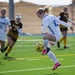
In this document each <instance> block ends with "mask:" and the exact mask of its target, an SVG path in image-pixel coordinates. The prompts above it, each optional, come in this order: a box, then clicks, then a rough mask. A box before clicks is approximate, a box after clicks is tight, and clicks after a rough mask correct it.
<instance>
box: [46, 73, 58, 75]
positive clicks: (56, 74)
mask: <svg viewBox="0 0 75 75" xmlns="http://www.w3.org/2000/svg"><path fill="white" fill-rule="evenodd" d="M58 74H59V73H51V74H45V75H58Z"/></svg>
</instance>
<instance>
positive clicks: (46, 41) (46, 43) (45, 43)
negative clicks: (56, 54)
mask: <svg viewBox="0 0 75 75" xmlns="http://www.w3.org/2000/svg"><path fill="white" fill-rule="evenodd" d="M44 45H45V49H46V50H47V45H48V40H44Z"/></svg>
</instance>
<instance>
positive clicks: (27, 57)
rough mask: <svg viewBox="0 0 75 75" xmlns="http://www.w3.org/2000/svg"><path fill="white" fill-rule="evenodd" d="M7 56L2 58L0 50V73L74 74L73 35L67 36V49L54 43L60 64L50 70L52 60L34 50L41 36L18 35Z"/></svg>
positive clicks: (74, 51)
mask: <svg viewBox="0 0 75 75" xmlns="http://www.w3.org/2000/svg"><path fill="white" fill-rule="evenodd" d="M18 40H20V41H17V43H16V44H15V46H14V47H13V49H12V51H11V52H10V53H9V56H11V57H12V58H9V59H7V60H6V59H3V57H4V53H1V52H0V75H75V72H74V71H75V37H74V36H68V39H67V40H68V42H67V45H68V46H69V47H70V48H69V49H65V50H63V42H62V43H61V48H60V49H58V48H57V46H56V45H55V46H54V47H52V49H51V51H52V52H54V54H55V55H56V57H57V58H58V60H59V61H60V62H61V64H62V65H61V66H60V67H59V68H58V69H56V70H55V71H52V67H53V65H54V62H53V61H52V60H51V59H49V58H48V56H47V55H45V56H42V55H41V53H40V52H36V51H35V44H36V43H37V42H43V40H42V36H20V37H19V39H18Z"/></svg>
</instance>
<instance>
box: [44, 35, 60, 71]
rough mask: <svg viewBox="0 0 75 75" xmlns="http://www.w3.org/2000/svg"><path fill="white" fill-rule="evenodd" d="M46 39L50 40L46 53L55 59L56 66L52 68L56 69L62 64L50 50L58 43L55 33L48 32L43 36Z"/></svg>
mask: <svg viewBox="0 0 75 75" xmlns="http://www.w3.org/2000/svg"><path fill="white" fill-rule="evenodd" d="M43 39H44V40H48V44H47V50H45V51H46V54H47V55H48V56H49V58H51V59H52V60H53V61H54V63H55V64H54V67H53V69H52V70H55V69H56V68H57V67H58V66H60V65H61V64H60V63H59V62H58V60H57V58H56V56H55V55H54V53H53V52H51V51H50V48H51V47H52V46H53V45H54V44H55V43H56V36H55V35H53V34H46V35H45V36H44V38H43ZM44 45H45V44H44Z"/></svg>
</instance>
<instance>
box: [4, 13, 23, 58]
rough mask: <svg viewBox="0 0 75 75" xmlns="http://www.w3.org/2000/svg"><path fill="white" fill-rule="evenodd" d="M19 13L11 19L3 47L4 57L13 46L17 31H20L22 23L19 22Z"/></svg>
mask: <svg viewBox="0 0 75 75" xmlns="http://www.w3.org/2000/svg"><path fill="white" fill-rule="evenodd" d="M20 20H21V15H20V14H17V15H16V19H15V20H11V21H10V22H11V28H10V30H9V31H8V33H7V36H8V42H7V45H6V47H5V48H4V51H6V53H5V57H6V58H7V57H8V54H9V52H10V51H11V50H12V48H13V46H14V45H15V43H16V41H17V39H18V35H19V33H22V23H21V21H20Z"/></svg>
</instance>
